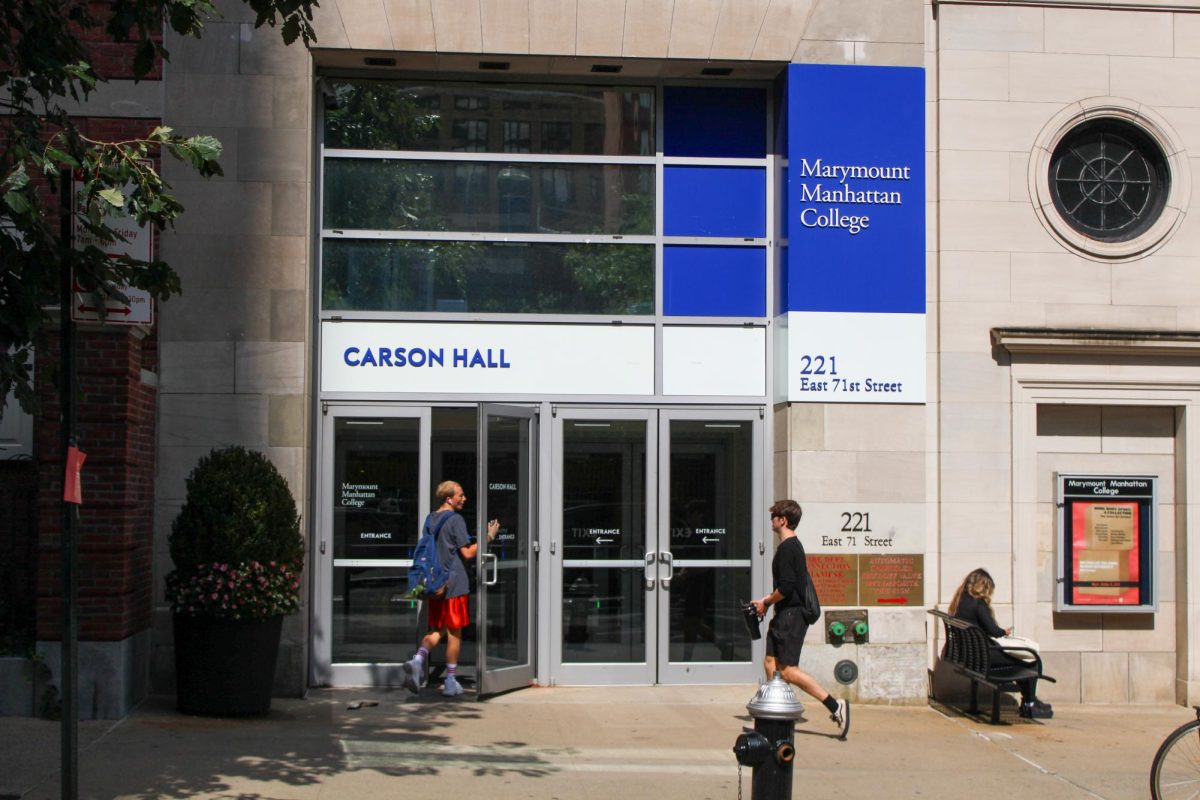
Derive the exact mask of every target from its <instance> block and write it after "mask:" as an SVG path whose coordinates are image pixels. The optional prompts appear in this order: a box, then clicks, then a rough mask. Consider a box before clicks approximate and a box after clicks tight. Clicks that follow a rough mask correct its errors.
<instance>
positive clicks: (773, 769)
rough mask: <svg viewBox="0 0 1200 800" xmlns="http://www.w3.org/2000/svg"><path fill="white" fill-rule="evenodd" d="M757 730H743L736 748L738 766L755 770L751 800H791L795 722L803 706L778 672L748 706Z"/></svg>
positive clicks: (761, 687)
mask: <svg viewBox="0 0 1200 800" xmlns="http://www.w3.org/2000/svg"><path fill="white" fill-rule="evenodd" d="M746 710H747V711H749V712H750V716H752V717H753V718H754V729H753V730H751V729H750V728H743V729H742V733H741V735H740V736H738V738H737V742H735V743H734V745H733V754H734V756H735V757H736V758H737V762H738V763H739V764H741V765H742V766H744V767H751V768H753V770H754V773H753V778H752V779H751V789H750V798H751V800H791V797H792V761H793V760H794V759H795V757H796V745H795V740H794V737H795V733H796V720H798V719H800V717H801V715H802V714H803V713H804V706H802V705H801V704H800V701H799V700H797V699H796V693H795V692H793V691H792V687H791V686H789V685H788V683H787V682H786V681H784V679H783V678H782V677H781V676H780V674H779V673H778V672H776V673H775V677H773V678H771V680H770V681H768V682H767V683H765V684H763V685H762V686H760V687H759V688H758V692H757V693H755V695H754V698H753V699H752V700H751V701H750V702H749V703H747V704H746Z"/></svg>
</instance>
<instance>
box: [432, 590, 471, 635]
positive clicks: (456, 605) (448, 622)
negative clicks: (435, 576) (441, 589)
mask: <svg viewBox="0 0 1200 800" xmlns="http://www.w3.org/2000/svg"><path fill="white" fill-rule="evenodd" d="M468 597H469V595H465V594H460V595H459V596H458V597H451V598H448V599H443V598H440V597H431V598H429V600H427V601H426V602H427V603H428V604H429V627H430V629H431V630H432V629H436V628H449V629H450V630H452V631H453V630H457V629H459V628H465V627H467V626H468V625H470V624H471V609H470V608H469V607H468V605H467V598H468Z"/></svg>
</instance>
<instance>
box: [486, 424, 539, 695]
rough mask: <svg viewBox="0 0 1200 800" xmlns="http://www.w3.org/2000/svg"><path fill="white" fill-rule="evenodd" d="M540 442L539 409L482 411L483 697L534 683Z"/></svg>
mask: <svg viewBox="0 0 1200 800" xmlns="http://www.w3.org/2000/svg"><path fill="white" fill-rule="evenodd" d="M536 442H537V417H536V416H535V415H534V412H533V409H529V408H514V407H511V406H500V405H487V404H485V405H483V406H480V409H479V454H480V458H479V487H480V490H481V491H480V492H479V497H480V504H479V516H478V519H479V522H478V528H479V534H478V541H479V555H478V558H477V561H476V569H477V575H478V584H477V585H478V595H477V601H476V609H475V612H476V623H475V627H476V632H477V633H476V636H477V641H478V656H477V658H478V664H477V668H478V672H479V694H481V695H487V694H494V693H496V692H503V691H507V690H509V689H516V688H518V687H521V686H529V685H530V684H531V683H533V670H534V638H535V630H536V629H535V627H534V624H533V622H534V618H535V617H534V608H535V601H534V585H535V584H534V580H535V570H534V569H533V565H534V563H535V561H534V553H533V543H534V541H535V540H536V536H535V533H536V525H535V524H534V515H535V512H536V506H535V498H536V492H535V491H534V481H535V480H536V476H537V471H536V466H537V464H536V462H537V458H536V453H537V451H536ZM491 519H497V520H499V521H500V531H499V533H497V534H496V538H495V540H494V541H492V542H491V543H489V542H488V540H487V535H486V531H487V520H491Z"/></svg>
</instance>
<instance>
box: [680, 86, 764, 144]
mask: <svg viewBox="0 0 1200 800" xmlns="http://www.w3.org/2000/svg"><path fill="white" fill-rule="evenodd" d="M663 152H664V153H665V154H666V155H669V156H691V157H697V158H762V157H764V156H765V155H766V153H767V92H766V90H765V89H735V88H730V87H714V86H670V87H667V89H666V90H665V91H664V92H663Z"/></svg>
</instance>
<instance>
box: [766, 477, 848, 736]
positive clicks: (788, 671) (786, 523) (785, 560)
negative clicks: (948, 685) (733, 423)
mask: <svg viewBox="0 0 1200 800" xmlns="http://www.w3.org/2000/svg"><path fill="white" fill-rule="evenodd" d="M800 515H801V511H800V504H799V503H797V502H796V501H795V500H780V501H779V502H778V503H776V504H775V505H773V506H771V530H772V531H774V532H775V533H777V534H778V535H779V545H778V546H777V547H776V548H775V558H774V559H773V560H772V561H771V577H772V580H773V582H774V584H775V588H774V589H772V590H771V593H770V594H769V595H767V596H766V597H763V598H762V599H760V600H755V601H754V603H753V605H754V610H755V611H756V612H757V613H758V615H759V616H760V617H761V616H765V615H766V613H767V606H775V615H774V616H773V617H771V625H770V627H769V628H768V629H767V657H766V658H765V659H764V660H763V667H764V668H765V669H766V672H767V680H770V679H771V678H772V677H774V675H775V673H776V672H778V673H779V674H780V675H782V676H783V679H784V680H785V681H787V682H788V683H790V684H792V685H794V686H799V687H800V688H801V689H803V690H804V691H805V692H807V693H808V694H810V695H812V696H813V697H815V698H816V699H817V700H819V701H820V702H821V704H822V705H824V706H825V708H826V709H828V710H829V718H830V719H831V720H833V721H834V722H835V723H836V724H837V726H838V728H839V736H840V738H842V739H845V738H846V736H847V735H848V734H849V733H850V701H848V700H835V699H834V698H833V696H832V695H831V694H829V692H827V691H825V690H824V689H823V688H822V687H821V684H819V683H817V681H816V679H815V678H813V676H811V675H809V674H808V673H807V672H804V671H802V670H801V669H800V667H799V666H798V665H799V663H800V649H801V648H802V647H803V646H804V635H805V634H806V633H808V623H807V622H805V621H804V616H803V615H802V614H801V611H800V609H801V606H802V605H803V604H804V590H805V587H806V586H807V584H808V581H809V576H808V559H807V558H806V557H805V555H804V546H803V545H801V544H800V539H799V538H797V536H796V526H797V525H799V524H800Z"/></svg>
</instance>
